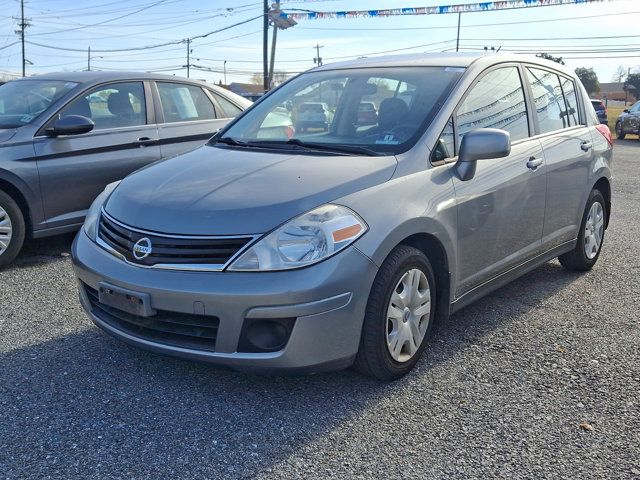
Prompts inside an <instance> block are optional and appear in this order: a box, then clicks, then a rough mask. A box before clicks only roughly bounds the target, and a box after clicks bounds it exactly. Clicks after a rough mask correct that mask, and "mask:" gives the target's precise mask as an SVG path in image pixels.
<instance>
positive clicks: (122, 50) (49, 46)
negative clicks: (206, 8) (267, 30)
mask: <svg viewBox="0 0 640 480" xmlns="http://www.w3.org/2000/svg"><path fill="white" fill-rule="evenodd" d="M259 18H262V15H258V16H257V17H252V18H249V19H247V20H243V21H241V22H237V23H234V24H233V25H227V26H226V27H223V28H219V29H217V30H213V31H211V32H207V33H204V34H202V35H195V36H193V37H190V40H195V39H197V38H206V37H208V36H210V35H213V34H214V33H219V32H223V31H225V30H229V29H230V28H233V27H237V26H239V25H243V24H245V23H249V22H252V21H254V20H257V19H259ZM185 40H186V39H183V40H172V41H169V42H164V43H158V44H156V45H146V46H144V47H129V48H110V49H95V50H94V52H100V53H108V52H131V51H139V50H150V49H153V48H160V47H166V46H169V45H179V44H181V43H184V42H185ZM26 43H28V44H30V45H37V46H39V47H42V48H49V49H52V50H63V51H65V52H85V50H84V49H79V48H70V47H59V46H53V45H47V44H44V43H37V42H31V41H27V42H26Z"/></svg>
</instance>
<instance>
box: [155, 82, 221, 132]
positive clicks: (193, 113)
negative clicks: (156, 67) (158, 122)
mask: <svg viewBox="0 0 640 480" xmlns="http://www.w3.org/2000/svg"><path fill="white" fill-rule="evenodd" d="M156 85H157V86H158V93H159V94H160V103H162V113H163V114H164V121H165V123H175V122H188V121H193V120H211V119H213V118H216V111H215V109H214V108H213V103H211V100H209V97H207V95H206V93H204V91H203V90H202V88H200V87H197V86H195V85H186V84H184V83H169V82H157V83H156Z"/></svg>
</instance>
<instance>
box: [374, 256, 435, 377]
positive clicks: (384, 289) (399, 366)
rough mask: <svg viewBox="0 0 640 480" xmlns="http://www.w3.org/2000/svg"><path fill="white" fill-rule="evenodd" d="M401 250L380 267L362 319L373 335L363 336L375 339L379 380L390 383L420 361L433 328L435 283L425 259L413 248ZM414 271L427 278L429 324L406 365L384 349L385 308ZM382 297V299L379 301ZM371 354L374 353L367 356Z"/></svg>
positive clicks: (385, 332)
mask: <svg viewBox="0 0 640 480" xmlns="http://www.w3.org/2000/svg"><path fill="white" fill-rule="evenodd" d="M398 248H399V249H402V251H401V252H398V253H400V257H397V256H394V255H393V253H394V252H392V254H390V255H389V258H390V259H391V263H390V264H386V263H387V262H386V261H385V264H383V266H382V268H381V269H380V270H381V271H380V272H379V275H378V277H376V281H375V282H374V287H373V288H372V291H371V295H370V298H369V302H368V305H367V313H366V317H365V328H369V329H373V332H366V333H368V334H370V335H371V334H373V335H374V337H375V342H374V345H375V348H376V352H375V356H376V357H377V360H378V361H377V362H376V363H377V364H379V366H380V367H382V369H383V370H384V373H383V375H382V376H384V377H386V378H389V379H393V378H399V377H401V376H403V375H405V374H406V373H407V372H409V371H410V370H411V369H412V368H413V367H414V366H415V364H416V363H417V362H418V360H419V359H420V357H421V355H422V352H423V351H424V349H425V347H426V344H427V342H428V338H429V336H430V335H429V334H430V332H431V329H432V327H433V324H434V317H435V310H436V288H437V287H436V282H435V275H434V273H433V268H432V267H431V264H430V262H429V260H428V258H427V257H426V256H425V255H424V254H423V253H422V252H421V251H420V250H418V249H416V248H413V247H406V246H401V247H398ZM414 268H417V269H419V270H420V271H422V272H423V273H424V274H425V276H426V277H427V281H428V282H429V292H430V295H431V311H430V314H429V324H428V326H427V331H426V332H425V336H424V338H423V339H422V343H421V344H420V346H419V348H418V350H417V352H416V353H415V354H414V355H413V357H411V359H409V360H407V361H406V362H402V363H400V362H397V361H396V360H394V359H393V357H392V356H391V353H390V352H389V349H388V347H387V308H388V305H389V302H390V301H391V295H392V294H393V291H394V289H395V287H396V285H397V283H398V282H399V281H400V279H401V278H402V276H403V275H404V274H405V273H406V272H408V271H409V270H411V269H414ZM380 297H382V298H380ZM370 353H374V352H370Z"/></svg>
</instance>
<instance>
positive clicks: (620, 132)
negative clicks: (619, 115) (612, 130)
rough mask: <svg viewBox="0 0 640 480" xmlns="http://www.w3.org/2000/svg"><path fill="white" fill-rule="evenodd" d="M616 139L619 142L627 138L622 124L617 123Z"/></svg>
mask: <svg viewBox="0 0 640 480" xmlns="http://www.w3.org/2000/svg"><path fill="white" fill-rule="evenodd" d="M616 137H618V140H624V137H625V133H624V131H623V130H622V123H620V122H616Z"/></svg>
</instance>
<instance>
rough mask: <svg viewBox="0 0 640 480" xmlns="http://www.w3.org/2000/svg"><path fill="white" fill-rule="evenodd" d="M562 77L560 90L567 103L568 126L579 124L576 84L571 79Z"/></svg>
mask: <svg viewBox="0 0 640 480" xmlns="http://www.w3.org/2000/svg"><path fill="white" fill-rule="evenodd" d="M561 78H562V92H563V93H564V100H565V102H566V104H567V122H568V124H569V126H570V127H575V126H576V125H580V114H579V112H578V98H577V96H576V85H575V83H573V80H569V79H568V78H565V77H561Z"/></svg>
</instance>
